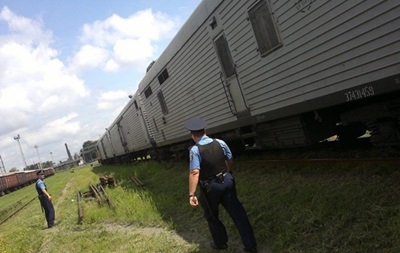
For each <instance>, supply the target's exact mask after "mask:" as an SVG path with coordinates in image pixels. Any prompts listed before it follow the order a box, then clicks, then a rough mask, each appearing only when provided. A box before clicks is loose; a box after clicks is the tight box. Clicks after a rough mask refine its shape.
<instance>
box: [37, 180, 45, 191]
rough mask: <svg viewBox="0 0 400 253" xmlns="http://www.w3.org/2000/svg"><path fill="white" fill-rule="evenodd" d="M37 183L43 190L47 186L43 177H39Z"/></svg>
mask: <svg viewBox="0 0 400 253" xmlns="http://www.w3.org/2000/svg"><path fill="white" fill-rule="evenodd" d="M36 183H37V185H38V187H39V188H40V189H41V190H44V189H46V186H45V185H44V182H43V180H42V179H38V181H37V182H36Z"/></svg>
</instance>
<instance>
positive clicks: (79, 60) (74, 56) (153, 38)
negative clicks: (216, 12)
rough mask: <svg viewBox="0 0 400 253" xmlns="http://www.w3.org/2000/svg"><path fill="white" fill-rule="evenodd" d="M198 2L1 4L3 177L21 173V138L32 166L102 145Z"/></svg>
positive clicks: (10, 0)
mask: <svg viewBox="0 0 400 253" xmlns="http://www.w3.org/2000/svg"><path fill="white" fill-rule="evenodd" d="M200 1H201V0H185V1H175V0H170V1H162V0H158V1H153V0H135V1H122V0H114V1H111V0H79V1H77V0H69V1H54V0H37V1H32V0H0V3H1V5H0V155H1V157H2V159H3V162H4V167H5V168H6V170H7V171H8V170H10V169H11V168H13V167H16V168H17V169H19V170H22V168H23V167H24V162H23V160H22V157H21V153H20V150H19V147H18V143H17V141H15V140H14V138H13V137H16V136H17V135H18V134H19V135H20V143H21V147H22V150H23V152H24V156H25V159H26V162H27V164H28V165H29V164H32V163H37V162H38V160H39V158H40V160H41V161H42V162H44V161H50V160H52V157H51V155H50V152H51V153H52V155H53V159H54V162H58V161H60V160H66V159H67V153H66V150H65V146H64V143H67V144H68V147H69V150H70V151H71V153H72V154H74V153H79V150H80V149H81V147H82V144H83V142H85V141H86V140H96V139H98V138H99V135H102V134H103V133H104V131H105V128H106V127H108V126H109V125H110V124H111V123H112V121H113V120H114V119H115V117H116V116H117V115H118V113H119V112H120V111H121V110H122V108H123V107H124V106H125V105H126V103H127V102H128V95H129V94H133V93H134V92H135V91H136V89H137V85H138V83H139V82H140V80H141V79H142V78H143V76H144V74H145V70H146V67H147V66H148V64H149V63H150V62H151V61H152V60H156V59H157V58H158V56H159V55H160V54H161V53H162V51H163V50H164V48H165V47H166V46H167V45H168V43H169V42H170V41H171V39H172V38H173V36H174V35H175V34H176V32H177V31H178V30H179V28H180V27H181V26H182V25H183V23H184V22H185V21H186V20H187V19H188V17H189V16H190V14H191V13H192V12H193V10H194V9H195V8H196V6H197V5H198V4H199V2H200ZM35 145H37V146H38V149H35V148H34V146H35ZM37 151H39V157H38V155H37Z"/></svg>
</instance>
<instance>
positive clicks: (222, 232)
mask: <svg viewBox="0 0 400 253" xmlns="http://www.w3.org/2000/svg"><path fill="white" fill-rule="evenodd" d="M208 183H209V185H210V187H211V191H209V192H206V189H204V188H202V190H201V193H200V197H199V201H200V205H201V207H202V208H203V210H204V218H206V220H207V222H208V227H209V229H210V232H211V236H212V238H213V240H214V244H215V245H217V246H218V245H222V244H224V243H227V242H228V235H227V233H226V229H225V226H224V224H223V223H222V222H221V220H220V219H219V209H218V207H219V204H221V205H222V206H223V207H224V208H225V210H226V211H227V212H228V214H229V215H230V217H231V218H232V220H233V222H234V223H235V225H236V227H237V229H238V231H239V234H240V236H241V238H242V241H243V245H244V246H245V247H246V248H247V249H252V248H255V247H256V240H255V238H254V233H253V228H252V227H251V225H250V222H249V219H248V217H247V213H246V211H245V209H244V208H243V206H242V204H241V203H240V201H239V199H238V198H237V195H236V185H235V180H234V178H233V176H232V175H231V174H230V173H228V174H226V175H225V179H224V182H223V183H219V182H217V180H216V179H212V180H210V181H208Z"/></svg>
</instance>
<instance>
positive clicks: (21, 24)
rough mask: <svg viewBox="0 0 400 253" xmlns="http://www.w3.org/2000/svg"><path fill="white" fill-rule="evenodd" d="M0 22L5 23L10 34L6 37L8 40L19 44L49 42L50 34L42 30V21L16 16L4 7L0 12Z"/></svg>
mask: <svg viewBox="0 0 400 253" xmlns="http://www.w3.org/2000/svg"><path fill="white" fill-rule="evenodd" d="M0 21H5V22H6V23H7V26H8V29H9V30H10V31H11V32H12V34H10V35H9V36H8V37H9V39H12V40H14V41H17V42H18V43H20V44H38V43H44V44H48V43H50V42H51V37H52V33H51V32H50V31H45V30H43V24H42V20H32V19H29V18H26V17H22V16H18V15H16V14H15V13H13V12H12V11H11V10H10V9H9V8H8V7H7V6H4V7H3V9H2V10H1V12H0Z"/></svg>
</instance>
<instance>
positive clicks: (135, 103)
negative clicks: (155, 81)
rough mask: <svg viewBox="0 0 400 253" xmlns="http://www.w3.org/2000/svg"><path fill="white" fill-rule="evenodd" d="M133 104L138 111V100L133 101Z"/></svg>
mask: <svg viewBox="0 0 400 253" xmlns="http://www.w3.org/2000/svg"><path fill="white" fill-rule="evenodd" d="M133 104H134V105H135V109H136V110H137V109H138V108H139V106H138V105H137V102H136V100H135V101H133Z"/></svg>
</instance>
